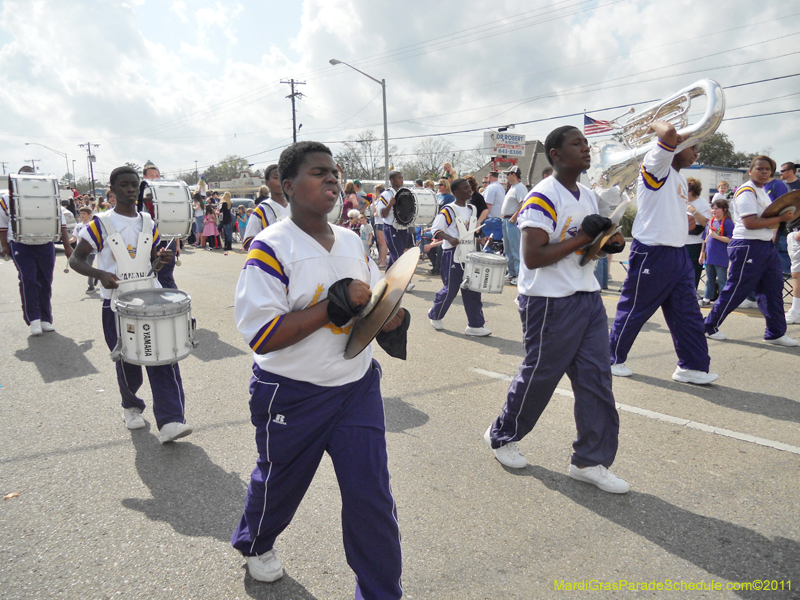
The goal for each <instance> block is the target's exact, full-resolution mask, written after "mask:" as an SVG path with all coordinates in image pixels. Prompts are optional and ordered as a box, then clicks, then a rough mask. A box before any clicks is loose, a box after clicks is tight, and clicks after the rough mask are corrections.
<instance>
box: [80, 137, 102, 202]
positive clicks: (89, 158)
mask: <svg viewBox="0 0 800 600" xmlns="http://www.w3.org/2000/svg"><path fill="white" fill-rule="evenodd" d="M99 145H100V144H95V145H94V147H95V148H97V147H98V146H99ZM78 146H80V147H81V148H86V153H87V156H86V160H87V161H88V162H89V177H90V179H91V180H92V191H91V192H90V194H91V195H92V196H94V188H95V185H94V167H93V166H92V165H93V163H94V162H95V161H96V160H97V159H96V158H95V156H94V154H92V143H91V142H86V143H85V144H78Z"/></svg>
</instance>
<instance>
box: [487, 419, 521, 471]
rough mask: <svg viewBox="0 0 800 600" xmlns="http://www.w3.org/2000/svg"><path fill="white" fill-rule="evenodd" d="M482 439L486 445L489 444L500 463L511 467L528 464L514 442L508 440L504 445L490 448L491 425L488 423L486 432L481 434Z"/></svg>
mask: <svg viewBox="0 0 800 600" xmlns="http://www.w3.org/2000/svg"><path fill="white" fill-rule="evenodd" d="M483 440H484V441H485V442H486V445H487V446H489V448H490V449H491V451H492V452H494V457H495V458H496V459H497V460H499V461H500V464H503V465H505V466H507V467H510V468H512V469H521V468H522V467H525V466H527V465H528V461H527V460H525V457H524V456H522V453H521V452H520V451H519V448H518V447H517V443H516V442H509V443H507V444H506V445H505V446H500V447H499V448H492V426H491V425H489V429H487V430H486V433H484V434H483Z"/></svg>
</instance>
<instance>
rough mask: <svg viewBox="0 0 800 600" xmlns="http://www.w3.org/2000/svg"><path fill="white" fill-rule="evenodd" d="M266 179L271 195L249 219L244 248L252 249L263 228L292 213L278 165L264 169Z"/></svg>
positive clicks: (243, 241) (243, 243)
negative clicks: (284, 192) (285, 196)
mask: <svg viewBox="0 0 800 600" xmlns="http://www.w3.org/2000/svg"><path fill="white" fill-rule="evenodd" d="M264 179H265V180H266V182H267V187H268V188H269V196H270V197H269V198H268V199H266V200H263V201H262V202H261V204H259V205H258V206H256V208H255V210H254V211H253V214H252V215H250V217H249V218H248V219H247V227H245V230H244V237H243V239H242V250H249V249H250V242H252V241H253V238H254V237H256V236H257V235H258V233H259V232H260V231H261V230H262V229H266V228H267V227H269V226H270V225H273V224H275V223H277V222H278V221H282V220H283V219H285V218H286V217H288V216H289V214H290V213H291V209H290V208H289V203H288V202H287V201H286V198H284V197H283V190H282V189H281V178H280V175H279V173H278V165H270V166H268V167H267V168H266V170H265V171H264Z"/></svg>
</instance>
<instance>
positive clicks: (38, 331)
mask: <svg viewBox="0 0 800 600" xmlns="http://www.w3.org/2000/svg"><path fill="white" fill-rule="evenodd" d="M31 335H42V321H41V319H35V320H33V321H31Z"/></svg>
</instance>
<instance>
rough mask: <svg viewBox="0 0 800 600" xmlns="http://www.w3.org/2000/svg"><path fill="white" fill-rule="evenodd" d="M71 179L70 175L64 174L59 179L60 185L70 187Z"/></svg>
mask: <svg viewBox="0 0 800 600" xmlns="http://www.w3.org/2000/svg"><path fill="white" fill-rule="evenodd" d="M72 179H73V177H72V173H64V175H63V176H62V177H61V183H63V184H64V185H68V186H70V187H72Z"/></svg>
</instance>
